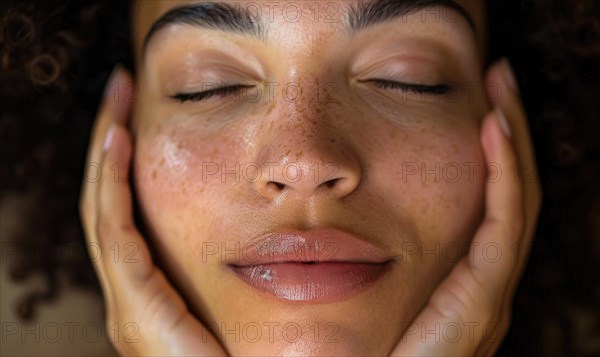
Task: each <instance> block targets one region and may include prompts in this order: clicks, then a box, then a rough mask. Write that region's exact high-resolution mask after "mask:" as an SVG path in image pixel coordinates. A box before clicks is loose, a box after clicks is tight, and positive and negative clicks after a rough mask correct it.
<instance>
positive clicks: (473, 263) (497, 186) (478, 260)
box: [392, 111, 523, 355]
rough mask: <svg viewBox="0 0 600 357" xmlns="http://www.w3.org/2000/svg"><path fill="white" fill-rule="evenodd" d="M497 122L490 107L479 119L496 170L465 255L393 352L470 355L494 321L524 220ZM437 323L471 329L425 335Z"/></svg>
mask: <svg viewBox="0 0 600 357" xmlns="http://www.w3.org/2000/svg"><path fill="white" fill-rule="evenodd" d="M501 120H502V113H501V112H499V111H495V112H493V113H490V114H488V115H487V116H486V118H485V119H484V121H483V127H482V134H481V141H482V146H483V148H484V152H485V157H486V161H487V163H488V167H494V168H495V170H494V171H495V173H494V174H493V176H490V177H488V182H487V184H486V198H485V200H486V202H485V210H486V211H485V217H484V220H483V222H482V224H481V226H480V227H479V229H478V230H477V232H476V234H475V237H474V239H473V241H472V243H471V248H470V252H469V255H468V256H466V257H464V258H463V259H462V260H461V261H460V262H459V263H458V264H457V265H456V266H455V267H454V269H453V270H452V271H451V272H450V274H449V275H448V277H446V279H445V280H444V281H443V282H442V283H441V284H440V286H438V287H437V289H436V290H435V291H434V293H433V294H432V296H431V298H430V300H429V302H428V304H427V305H426V307H425V308H424V309H423V311H421V313H420V314H419V315H418V316H417V318H416V319H415V321H414V322H413V323H412V324H411V325H410V326H409V328H408V329H406V331H407V332H406V333H405V335H404V336H403V338H402V339H401V341H400V342H399V344H398V346H397V347H396V349H395V350H394V352H393V353H392V355H472V354H473V353H474V352H475V351H476V350H477V348H479V345H480V344H481V343H482V340H483V339H484V334H485V332H486V331H484V330H483V327H484V326H488V325H487V324H489V323H490V322H492V323H493V322H494V321H493V320H494V319H495V317H496V315H497V314H496V310H497V309H498V305H499V302H500V300H501V297H502V292H503V290H504V287H505V285H506V284H507V282H508V280H509V277H510V276H511V272H512V270H513V269H514V260H513V259H512V258H511V257H510V255H509V254H507V253H508V249H509V247H510V246H511V244H512V243H514V242H515V241H517V240H518V239H519V237H520V235H521V233H522V219H523V217H522V204H521V187H520V184H519V183H518V182H515V180H512V179H511V178H510V177H507V175H506V173H505V172H504V171H503V170H505V168H506V167H508V166H509V165H510V163H512V162H514V160H515V154H514V150H513V149H512V146H511V143H510V141H509V139H508V137H507V136H506V135H505V134H504V133H503V131H502V130H503V129H502V128H501V124H500V123H501ZM492 164H493V165H492ZM490 247H492V249H490ZM440 326H441V327H442V328H444V327H448V326H458V327H460V328H464V327H465V326H472V327H473V328H474V329H473V333H472V334H469V335H468V336H467V335H465V334H463V335H462V336H461V338H458V339H447V338H442V337H441V336H440V332H439V331H440V330H438V331H437V332H434V333H427V331H436V327H437V328H438V329H439V328H440ZM409 331H410V333H408V332H409ZM415 331H417V332H416V333H413V332H415Z"/></svg>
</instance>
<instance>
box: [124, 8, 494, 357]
mask: <svg viewBox="0 0 600 357" xmlns="http://www.w3.org/2000/svg"><path fill="white" fill-rule="evenodd" d="M223 3H226V4H229V5H230V7H229V8H230V9H233V10H234V11H225V10H226V9H225V10H223V9H221V8H219V7H218V6H217V7H210V6H202V5H201V4H202V2H195V1H139V2H137V3H136V5H135V7H134V16H133V21H134V34H135V50H136V59H137V63H136V65H137V85H138V87H139V88H138V89H139V90H138V94H137V102H136V105H135V110H134V116H133V121H132V131H133V134H134V137H135V140H136V146H135V164H136V166H137V170H138V172H137V174H138V176H137V181H136V183H135V188H136V192H137V195H138V199H139V205H140V208H141V211H142V213H143V216H144V219H145V221H146V223H147V228H148V232H149V235H150V236H149V237H148V238H149V239H151V240H152V241H153V243H154V246H155V248H156V252H157V254H158V256H159V258H160V261H161V264H162V266H163V268H164V269H165V270H166V271H167V272H168V274H169V276H170V277H171V278H172V279H173V282H174V283H175V284H176V286H177V287H178V289H179V290H180V291H181V293H182V295H183V296H184V297H185V299H186V301H187V302H188V304H189V306H190V308H191V309H192V310H193V311H194V312H196V313H197V315H198V316H199V317H200V318H201V319H202V320H203V322H204V323H205V324H206V325H207V326H208V327H209V328H211V329H212V331H213V333H215V335H216V336H217V337H218V338H220V339H221V341H222V342H223V344H224V346H225V347H226V348H227V349H228V351H229V352H230V353H232V354H245V355H280V354H294V353H298V354H308V353H310V354H319V355H324V354H331V355H352V354H357V355H383V354H386V353H389V352H390V350H391V349H392V348H393V346H394V345H395V343H397V341H398V339H399V338H400V336H401V334H402V332H403V331H404V330H405V329H406V328H407V327H408V325H409V323H410V322H411V321H412V319H413V318H414V317H415V316H416V314H417V313H418V312H419V310H420V309H421V308H422V307H423V306H424V304H425V303H426V301H427V298H428V296H429V294H430V293H431V292H432V290H433V289H434V288H435V287H436V286H437V284H438V283H439V282H440V280H441V279H442V278H443V277H444V276H445V275H446V274H447V273H448V272H449V270H450V269H451V268H452V266H453V263H455V262H456V261H457V260H458V258H459V255H460V254H461V253H462V252H463V251H464V250H465V248H466V247H467V246H468V243H469V241H470V239H471V237H472V234H473V232H474V230H475V228H476V227H477V226H478V224H479V223H480V219H481V214H482V207H483V205H482V204H483V188H484V176H483V172H484V170H483V169H484V167H485V163H484V161H483V154H482V151H481V148H480V144H479V124H480V120H481V118H482V117H483V115H484V113H485V112H486V110H487V104H486V101H485V98H484V95H483V93H484V92H485V88H482V87H481V83H482V72H483V68H482V62H483V59H482V58H483V54H482V52H483V51H482V48H484V46H485V40H484V36H483V34H484V33H485V23H484V21H483V14H484V10H485V9H484V8H483V5H482V4H480V3H478V2H473V1H468V2H467V1H458V3H462V5H463V7H464V8H465V9H466V10H467V12H468V13H469V14H470V16H471V18H472V21H473V23H470V22H469V21H467V19H466V18H465V17H464V15H463V14H461V13H460V12H459V11H457V10H456V9H453V8H450V7H448V5H438V4H436V3H438V2H437V1H372V2H369V1H354V0H345V1H328V2H323V1H318V2H316V1H315V2H309V1H307V2H304V1H299V2H288V1H281V2H278V1H265V2H262V1H252V2H250V1H231V2H230V1H228V2H223ZM223 3H220V4H223ZM440 3H442V2H441V1H440ZM444 3H446V2H444ZM191 4H194V5H197V6H196V7H195V8H193V9H188V11H179V12H178V13H171V15H172V16H169V17H164V18H163V16H164V15H165V14H167V12H169V11H170V10H173V9H176V8H181V7H182V6H187V5H191ZM423 4H428V7H425V8H420V7H419V6H423ZM369 9H370V11H366V10H369ZM246 12H247V13H248V15H249V16H250V17H249V18H246V20H247V21H245V22H244V21H240V20H243V19H244V17H243V15H244V14H245V13H246ZM236 15H242V18H241V19H239V18H236ZM394 15H397V16H394ZM161 18H162V19H163V21H162V22H160V25H157V26H156V27H155V28H154V30H152V31H151V28H152V26H153V24H154V23H156V22H157V21H159V19H161ZM149 33H150V35H149V37H148V41H147V46H145V47H144V40H145V38H146V37H147V36H148V34H149ZM377 80H379V81H377ZM395 83H409V84H418V85H421V86H420V87H418V86H417V87H415V86H411V85H397V84H395ZM240 84H241V85H244V87H243V88H242V87H237V89H236V88H232V89H231V90H230V91H228V92H227V91H226V92H221V93H216V94H214V95H213V96H212V97H208V98H204V99H202V96H201V95H193V94H194V93H198V92H202V91H206V90H210V89H215V88H218V87H221V86H233V85H240ZM341 231H343V232H346V233H349V234H350V235H352V236H354V237H352V236H350V237H348V236H342V233H340V232H341ZM280 233H281V234H284V236H279V235H276V234H280ZM270 234H271V235H270ZM285 234H287V236H286V235H285ZM256 247H259V248H256ZM308 256H310V258H307V257H308ZM294 257H296V258H294ZM267 258H270V259H271V260H270V261H267ZM300 261H305V262H304V263H303V262H300ZM306 261H312V262H316V263H313V264H307V263H306ZM324 261H327V262H324ZM332 261H336V262H332ZM275 263H276V264H275ZM427 328H429V329H434V327H427Z"/></svg>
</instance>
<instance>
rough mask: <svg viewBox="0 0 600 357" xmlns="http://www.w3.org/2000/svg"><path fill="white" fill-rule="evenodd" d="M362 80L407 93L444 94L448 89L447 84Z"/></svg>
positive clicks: (379, 86) (382, 87)
mask: <svg viewBox="0 0 600 357" xmlns="http://www.w3.org/2000/svg"><path fill="white" fill-rule="evenodd" d="M363 82H370V83H373V84H374V85H375V86H376V87H378V88H381V89H397V90H401V91H403V92H409V93H424V94H436V95H441V94H446V93H448V92H449V91H450V89H451V88H450V86H449V85H447V84H440V85H425V84H417V83H404V82H395V81H390V80H386V79H370V80H366V81H363Z"/></svg>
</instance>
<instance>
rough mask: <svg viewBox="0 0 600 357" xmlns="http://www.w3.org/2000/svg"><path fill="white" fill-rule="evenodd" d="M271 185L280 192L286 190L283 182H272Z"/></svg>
mask: <svg viewBox="0 0 600 357" xmlns="http://www.w3.org/2000/svg"><path fill="white" fill-rule="evenodd" d="M269 185H275V187H277V189H278V190H279V191H281V190H283V189H284V188H285V185H284V184H282V183H281V182H275V181H271V182H269Z"/></svg>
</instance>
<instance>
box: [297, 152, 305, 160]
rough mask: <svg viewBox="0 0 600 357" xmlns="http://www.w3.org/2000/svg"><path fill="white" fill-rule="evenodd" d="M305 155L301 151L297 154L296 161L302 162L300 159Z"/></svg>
mask: <svg viewBox="0 0 600 357" xmlns="http://www.w3.org/2000/svg"><path fill="white" fill-rule="evenodd" d="M303 153H304V151H300V152H297V153H296V161H297V160H300V158H301V157H302V154H303Z"/></svg>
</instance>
